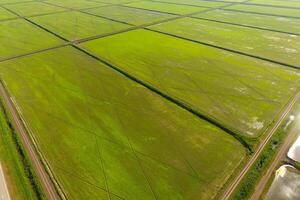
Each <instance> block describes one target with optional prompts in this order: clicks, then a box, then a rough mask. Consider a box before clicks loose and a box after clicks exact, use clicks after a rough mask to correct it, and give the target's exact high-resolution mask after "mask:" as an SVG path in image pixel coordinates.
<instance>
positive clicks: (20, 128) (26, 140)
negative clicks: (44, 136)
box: [0, 82, 60, 200]
mask: <svg viewBox="0 0 300 200" xmlns="http://www.w3.org/2000/svg"><path fill="white" fill-rule="evenodd" d="M0 94H1V96H2V98H3V101H4V102H5V105H6V108H7V110H8V112H9V113H10V116H11V118H12V122H13V125H14V127H15V129H16V131H17V133H18V134H19V136H20V138H21V140H22V143H23V146H24V148H25V150H26V152H27V154H28V156H29V158H30V160H31V162H32V165H33V167H34V169H35V172H36V174H37V176H38V178H39V180H40V182H41V185H42V187H43V189H44V192H45V195H46V197H47V199H48V200H57V199H60V198H59V195H58V193H57V191H56V189H55V186H54V184H53V182H52V180H51V178H50V177H49V174H48V173H47V172H46V170H45V167H44V165H43V163H42V161H41V160H40V158H39V156H38V153H37V152H36V150H35V147H34V145H33V144H32V141H31V139H30V137H29V135H28V134H27V131H26V128H25V126H24V124H23V122H22V120H21V119H20V117H19V115H18V113H17V111H16V109H15V107H14V104H13V102H12V101H11V99H10V97H9V94H8V92H7V91H6V89H5V87H4V85H3V83H2V82H0Z"/></svg>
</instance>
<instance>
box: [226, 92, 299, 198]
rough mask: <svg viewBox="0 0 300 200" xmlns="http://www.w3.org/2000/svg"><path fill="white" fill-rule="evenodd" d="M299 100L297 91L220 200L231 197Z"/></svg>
mask: <svg viewBox="0 0 300 200" xmlns="http://www.w3.org/2000/svg"><path fill="white" fill-rule="evenodd" d="M299 98H300V91H299V90H298V92H297V93H296V94H295V95H294V96H293V97H291V99H290V101H289V102H288V103H287V105H286V106H285V108H284V109H283V111H282V113H281V115H280V116H279V119H278V120H277V121H276V122H275V123H274V124H272V127H270V129H268V130H267V132H269V133H265V134H266V136H265V137H264V140H263V141H262V142H260V144H259V146H258V147H257V150H256V151H255V152H254V154H253V155H252V157H251V158H250V159H249V161H248V163H247V164H246V165H245V166H244V168H243V170H242V171H241V172H240V173H239V175H237V176H236V178H234V180H233V181H232V182H231V184H229V187H228V188H227V189H226V190H225V192H224V193H223V195H221V196H222V197H221V200H228V199H229V198H230V197H231V195H232V194H233V192H234V191H235V189H236V188H237V187H238V185H239V183H240V182H241V181H242V179H243V178H244V176H245V175H246V174H247V172H248V171H249V170H250V169H251V167H252V166H253V164H254V163H255V161H256V160H257V158H258V157H259V156H260V154H261V153H262V151H263V150H264V148H265V147H266V145H267V144H268V142H269V141H270V140H271V138H272V136H273V135H274V133H275V132H276V131H277V129H278V128H279V126H280V125H281V123H282V122H283V121H284V120H285V118H286V116H287V115H288V114H289V112H290V111H291V110H292V108H293V106H294V105H295V103H296V102H297V101H298V100H299Z"/></svg>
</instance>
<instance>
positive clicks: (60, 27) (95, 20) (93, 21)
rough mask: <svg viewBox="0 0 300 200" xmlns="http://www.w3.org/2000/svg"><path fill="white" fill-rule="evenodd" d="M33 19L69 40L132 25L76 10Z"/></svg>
mask: <svg viewBox="0 0 300 200" xmlns="http://www.w3.org/2000/svg"><path fill="white" fill-rule="evenodd" d="M31 20H32V21H34V22H35V23H37V24H39V25H41V26H43V27H45V28H46V29H48V30H50V31H52V32H54V33H56V34H58V35H60V36H62V37H64V38H66V39H68V40H78V39H83V38H88V37H92V36H96V35H104V34H108V33H113V32H116V31H120V30H124V29H127V28H129V27H130V26H129V25H126V24H122V23H118V22H114V21H111V20H107V19H104V18H101V17H96V16H92V15H88V14H84V13H80V12H76V11H72V12H64V13H58V14H51V15H44V16H38V17H32V18H31Z"/></svg>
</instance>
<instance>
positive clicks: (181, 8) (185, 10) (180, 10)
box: [126, 1, 207, 15]
mask: <svg viewBox="0 0 300 200" xmlns="http://www.w3.org/2000/svg"><path fill="white" fill-rule="evenodd" d="M126 6H129V7H134V8H141V9H146V10H153V11H160V12H165V13H172V14H182V15H183V14H190V13H195V12H200V11H204V10H207V8H205V7H194V6H187V5H176V4H167V3H161V2H153V1H139V2H134V3H129V4H126Z"/></svg>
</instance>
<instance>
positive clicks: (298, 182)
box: [265, 165, 300, 200]
mask: <svg viewBox="0 0 300 200" xmlns="http://www.w3.org/2000/svg"><path fill="white" fill-rule="evenodd" d="M299 199H300V172H299V171H297V170H296V169H295V168H294V167H292V166H289V165H283V166H281V167H280V168H279V169H278V170H277V171H276V175H275V178H274V180H273V183H272V185H271V187H270V189H269V191H268V193H267V194H266V196H265V200H299Z"/></svg>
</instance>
